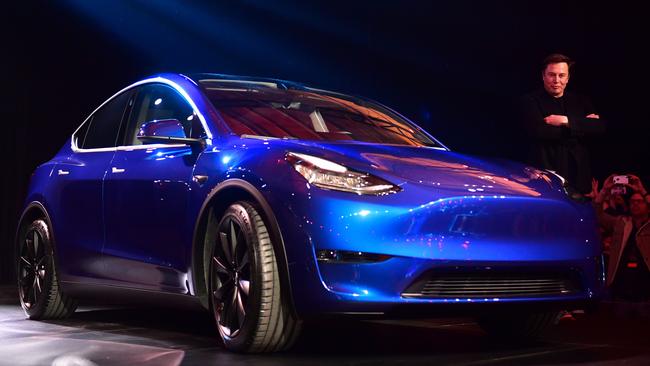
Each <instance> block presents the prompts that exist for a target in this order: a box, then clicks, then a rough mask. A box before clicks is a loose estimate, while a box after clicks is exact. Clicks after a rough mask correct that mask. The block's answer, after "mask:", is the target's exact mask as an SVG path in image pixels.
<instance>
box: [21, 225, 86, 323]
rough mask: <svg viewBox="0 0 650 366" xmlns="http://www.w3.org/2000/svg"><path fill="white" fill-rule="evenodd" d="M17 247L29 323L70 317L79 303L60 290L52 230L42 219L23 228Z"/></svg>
mask: <svg viewBox="0 0 650 366" xmlns="http://www.w3.org/2000/svg"><path fill="white" fill-rule="evenodd" d="M16 244H17V250H16V253H17V254H18V255H17V258H16V260H17V266H16V269H17V270H18V273H17V277H18V295H19V297H20V305H21V306H22V308H23V310H24V311H25V314H26V315H27V317H29V319H61V318H65V317H68V316H70V315H71V314H72V313H74V311H75V309H76V308H77V303H76V301H74V300H73V299H72V298H70V297H69V296H66V295H65V294H64V293H63V292H62V291H61V287H60V286H59V281H58V277H57V271H56V266H55V261H54V250H53V246H52V237H51V231H50V227H49V226H48V224H47V223H46V221H45V220H43V219H36V220H34V221H32V222H31V223H30V224H29V225H26V226H22V227H21V231H20V235H19V236H18V242H17V243H16Z"/></svg>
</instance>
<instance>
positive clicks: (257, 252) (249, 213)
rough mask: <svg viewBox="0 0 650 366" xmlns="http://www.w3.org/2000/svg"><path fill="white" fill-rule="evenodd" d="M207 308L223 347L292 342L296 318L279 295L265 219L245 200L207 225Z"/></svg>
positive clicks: (265, 347) (252, 348) (252, 349)
mask: <svg viewBox="0 0 650 366" xmlns="http://www.w3.org/2000/svg"><path fill="white" fill-rule="evenodd" d="M206 237H207V238H209V241H210V243H211V246H212V247H211V252H210V253H211V255H210V258H209V259H210V260H209V269H208V278H207V281H208V294H209V300H210V308H211V309H212V312H213V314H214V318H215V321H216V324H217V328H218V330H219V334H220V335H221V339H222V340H223V343H224V345H225V346H226V348H227V349H229V350H231V351H235V352H249V353H257V352H275V351H280V350H284V349H288V348H289V347H291V346H292V345H293V343H294V342H295V341H296V339H297V337H298V335H299V334H300V330H301V328H302V322H301V321H300V320H299V319H298V317H297V316H296V314H295V311H293V310H292V305H291V304H290V303H289V301H287V299H286V298H285V297H284V296H283V295H282V283H281V281H280V278H281V277H280V276H281V274H280V270H279V269H278V263H277V260H276V254H275V249H274V247H273V243H272V240H271V236H270V234H269V231H268V229H267V224H266V222H265V221H264V220H263V219H262V216H261V215H260V214H259V212H258V210H257V208H256V206H254V205H253V204H251V203H250V202H246V201H239V202H236V203H233V204H232V205H230V206H229V207H228V208H227V209H226V211H225V212H224V213H223V215H222V216H221V219H220V221H219V224H218V225H215V226H214V227H212V228H211V229H210V231H209V232H208V235H207V236H206Z"/></svg>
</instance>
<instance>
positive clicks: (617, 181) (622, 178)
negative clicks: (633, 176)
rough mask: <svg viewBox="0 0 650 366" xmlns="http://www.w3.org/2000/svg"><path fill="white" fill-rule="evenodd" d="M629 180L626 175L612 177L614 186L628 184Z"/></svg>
mask: <svg viewBox="0 0 650 366" xmlns="http://www.w3.org/2000/svg"><path fill="white" fill-rule="evenodd" d="M629 183H630V179H629V178H628V176H627V175H615V176H614V184H629Z"/></svg>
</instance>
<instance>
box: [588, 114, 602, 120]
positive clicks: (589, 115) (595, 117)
mask: <svg viewBox="0 0 650 366" xmlns="http://www.w3.org/2000/svg"><path fill="white" fill-rule="evenodd" d="M587 118H593V119H600V116H599V115H597V114H596V113H592V114H588V115H587Z"/></svg>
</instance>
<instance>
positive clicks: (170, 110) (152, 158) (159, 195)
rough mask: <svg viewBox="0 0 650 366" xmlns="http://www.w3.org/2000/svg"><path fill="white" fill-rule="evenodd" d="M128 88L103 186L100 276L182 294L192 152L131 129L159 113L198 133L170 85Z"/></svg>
mask: <svg viewBox="0 0 650 366" xmlns="http://www.w3.org/2000/svg"><path fill="white" fill-rule="evenodd" d="M136 93H137V94H136V96H135V102H134V106H133V108H132V109H131V113H130V116H129V118H128V123H126V128H125V129H124V133H123V136H121V137H120V139H122V141H123V143H122V146H119V147H118V148H117V151H116V153H115V156H114V158H113V160H112V163H111V164H110V167H109V169H108V171H107V176H106V181H105V187H104V217H105V223H106V244H105V246H104V259H105V261H106V263H107V266H106V275H107V277H109V278H110V279H111V280H113V281H115V284H118V285H121V286H127V287H133V288H141V289H149V290H160V291H169V292H179V293H185V292H187V287H186V274H187V270H188V268H187V264H186V261H185V259H184V258H185V255H186V253H185V251H186V250H188V249H187V248H188V247H189V245H190V241H191V231H188V230H189V229H188V227H189V226H190V225H189V224H188V221H189V220H188V218H187V214H186V213H187V204H188V195H189V189H190V183H191V179H192V171H193V169H194V162H195V161H196V158H197V156H196V153H194V152H193V151H192V148H191V147H190V146H188V145H162V144H149V145H147V144H143V143H142V142H141V141H139V140H138V139H137V132H138V130H139V129H140V127H141V126H142V124H144V123H146V122H150V121H153V120H163V119H177V120H178V121H180V122H181V124H183V126H184V128H185V132H186V136H187V137H201V136H202V135H203V134H204V130H203V128H202V127H201V124H200V122H199V120H198V118H197V115H196V114H194V110H193V109H192V107H191V106H190V105H189V104H188V103H187V101H186V100H185V99H184V98H183V97H182V96H181V95H180V94H179V93H178V92H177V91H176V90H175V89H173V88H172V87H170V86H168V85H165V84H159V83H153V84H145V85H142V86H140V87H139V88H138V90H137V92H136Z"/></svg>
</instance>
